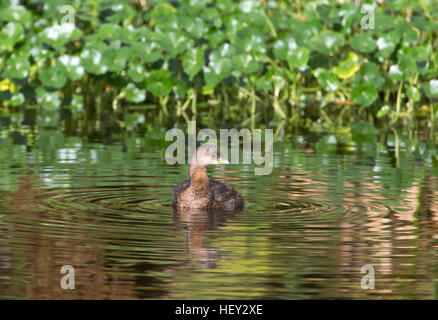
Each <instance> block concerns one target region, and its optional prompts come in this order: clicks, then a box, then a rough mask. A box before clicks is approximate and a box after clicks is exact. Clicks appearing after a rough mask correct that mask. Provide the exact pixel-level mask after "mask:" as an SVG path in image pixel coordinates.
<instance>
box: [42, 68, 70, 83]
mask: <svg viewBox="0 0 438 320" xmlns="http://www.w3.org/2000/svg"><path fill="white" fill-rule="evenodd" d="M38 77H39V79H40V81H41V83H42V84H43V85H44V86H45V87H50V88H56V89H60V88H62V87H64V85H65V83H66V82H67V77H66V74H65V70H64V69H63V68H62V67H60V66H59V65H56V66H54V67H49V68H47V69H43V70H41V71H40V73H39V76H38Z"/></svg>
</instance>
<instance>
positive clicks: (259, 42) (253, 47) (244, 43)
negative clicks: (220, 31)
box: [232, 29, 266, 54]
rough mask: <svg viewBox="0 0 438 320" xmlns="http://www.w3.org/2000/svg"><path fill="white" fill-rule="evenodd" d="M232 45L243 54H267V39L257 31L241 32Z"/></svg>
mask: <svg viewBox="0 0 438 320" xmlns="http://www.w3.org/2000/svg"><path fill="white" fill-rule="evenodd" d="M232 45H233V47H235V48H236V49H237V51H239V52H241V53H253V54H256V53H262V54H264V53H265V52H266V45H265V37H264V35H263V34H262V33H261V32H260V31H258V30H256V29H247V30H244V31H243V30H241V31H239V32H238V33H237V37H236V39H235V40H234V41H233V42H232Z"/></svg>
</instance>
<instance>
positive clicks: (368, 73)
mask: <svg viewBox="0 0 438 320" xmlns="http://www.w3.org/2000/svg"><path fill="white" fill-rule="evenodd" d="M357 78H358V79H359V82H361V83H372V84H373V85H374V86H375V87H376V89H381V88H382V86H383V85H384V84H385V78H383V77H382V76H381V75H380V71H379V68H378V67H377V65H376V64H374V63H372V62H368V63H365V64H364V65H362V66H361V68H360V71H359V72H358V73H357Z"/></svg>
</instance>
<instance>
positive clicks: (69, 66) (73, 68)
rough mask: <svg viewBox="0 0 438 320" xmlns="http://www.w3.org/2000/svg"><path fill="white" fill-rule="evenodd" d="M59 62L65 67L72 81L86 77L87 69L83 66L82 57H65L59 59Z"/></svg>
mask: <svg viewBox="0 0 438 320" xmlns="http://www.w3.org/2000/svg"><path fill="white" fill-rule="evenodd" d="M58 61H59V62H60V63H61V64H62V65H63V66H64V68H65V71H66V73H67V77H68V78H69V79H70V80H72V81H75V80H80V79H82V77H83V76H84V74H85V68H84V67H83V66H82V65H81V58H80V57H78V56H70V55H63V56H60V57H59V58H58Z"/></svg>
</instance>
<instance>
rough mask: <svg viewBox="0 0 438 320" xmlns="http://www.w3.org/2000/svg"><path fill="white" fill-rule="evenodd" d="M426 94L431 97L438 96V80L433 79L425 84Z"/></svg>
mask: <svg viewBox="0 0 438 320" xmlns="http://www.w3.org/2000/svg"><path fill="white" fill-rule="evenodd" d="M424 91H425V93H426V96H427V97H429V98H431V99H432V98H438V80H437V79H432V80H430V81H429V82H428V83H426V85H425V86H424Z"/></svg>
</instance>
